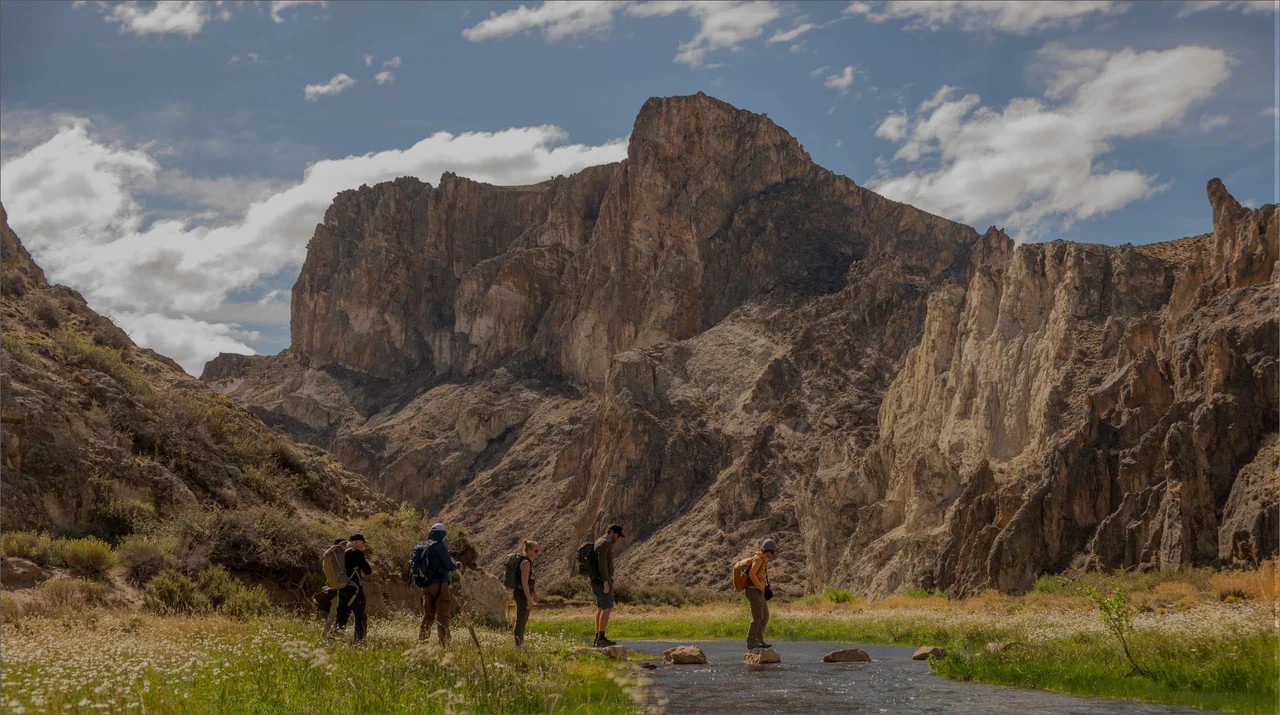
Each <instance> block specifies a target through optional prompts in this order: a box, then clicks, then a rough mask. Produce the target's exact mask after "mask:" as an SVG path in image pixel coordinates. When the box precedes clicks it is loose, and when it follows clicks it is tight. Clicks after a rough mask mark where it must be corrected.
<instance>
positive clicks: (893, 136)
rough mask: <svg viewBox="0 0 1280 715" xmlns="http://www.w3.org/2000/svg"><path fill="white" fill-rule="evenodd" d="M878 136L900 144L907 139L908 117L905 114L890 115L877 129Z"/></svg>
mask: <svg viewBox="0 0 1280 715" xmlns="http://www.w3.org/2000/svg"><path fill="white" fill-rule="evenodd" d="M876 136H878V137H880V138H881V139H888V140H889V141H891V142H900V141H902V140H903V139H906V138H907V115H906V114H905V113H899V114H890V115H889V116H887V117H885V118H884V121H882V122H880V126H878V127H876Z"/></svg>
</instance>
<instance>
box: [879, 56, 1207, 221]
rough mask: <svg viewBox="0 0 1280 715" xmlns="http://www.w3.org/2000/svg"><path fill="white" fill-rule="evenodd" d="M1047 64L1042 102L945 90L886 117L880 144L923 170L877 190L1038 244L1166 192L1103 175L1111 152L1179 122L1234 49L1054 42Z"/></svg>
mask: <svg viewBox="0 0 1280 715" xmlns="http://www.w3.org/2000/svg"><path fill="white" fill-rule="evenodd" d="M1038 62H1039V68H1038V70H1037V72H1038V74H1040V75H1041V76H1043V77H1044V79H1045V83H1046V90H1045V95H1044V97H1042V98H1018V99H1013V100H1011V101H1010V102H1009V103H1008V104H1007V105H1006V106H1005V107H1004V109H1002V110H999V111H997V110H995V109H992V108H989V107H986V106H982V104H981V98H980V97H979V96H978V95H976V94H966V95H964V96H959V97H957V96H956V95H957V92H956V90H955V88H952V87H945V86H944V87H943V88H941V89H940V90H939V91H938V93H937V94H936V95H934V97H932V98H930V99H929V100H926V101H925V102H923V103H921V105H920V107H919V108H918V110H917V111H916V112H915V116H914V117H909V118H906V119H905V120H900V119H895V118H891V119H886V120H885V122H884V123H882V124H881V127H880V128H879V129H877V135H878V136H882V137H884V138H889V139H891V140H893V141H898V142H900V143H901V146H900V147H899V148H898V151H897V153H896V154H895V156H894V161H895V162H902V163H905V164H917V165H916V166H914V167H913V168H912V169H911V170H909V171H907V172H906V173H896V174H895V173H893V172H891V171H888V170H882V173H881V174H879V175H877V176H876V177H874V178H873V179H872V180H871V181H869V182H868V183H869V185H870V186H871V188H873V189H875V190H876V191H878V192H880V193H882V194H884V195H886V196H888V197H890V198H893V199H897V200H899V201H905V202H908V203H912V204H915V205H917V206H920V207H922V208H925V209H926V210H929V211H932V212H934V213H937V214H940V215H943V216H947V217H950V218H955V219H957V220H961V221H965V222H967V223H973V224H978V223H980V222H982V221H984V220H989V219H997V220H999V221H1001V222H1003V223H1004V225H1006V226H1008V227H1009V228H1010V229H1011V231H1012V232H1013V233H1014V234H1015V235H1017V236H1018V237H1020V238H1024V239H1025V238H1038V237H1041V236H1043V235H1044V234H1045V233H1047V232H1048V231H1050V230H1053V229H1054V228H1056V227H1066V226H1069V225H1070V224H1071V223H1072V222H1073V221H1076V220H1079V219H1086V218H1090V217H1093V216H1098V215H1101V214H1104V213H1107V212H1109V211H1114V210H1116V209H1118V208H1120V207H1122V206H1125V205H1127V204H1129V203H1131V202H1133V201H1136V200H1139V199H1142V198H1145V197H1147V196H1150V195H1152V194H1154V193H1156V192H1158V191H1160V190H1161V189H1162V188H1163V186H1161V185H1159V184H1157V177H1156V176H1154V175H1149V174H1144V173H1142V172H1141V171H1137V170H1134V169H1122V168H1109V167H1108V166H1106V165H1105V164H1104V162H1103V161H1102V160H1103V159H1104V158H1105V156H1106V154H1107V153H1108V152H1109V151H1110V150H1111V145H1112V143H1113V142H1114V141H1116V140H1119V139H1123V138H1128V137H1135V136H1140V135H1144V134H1149V133H1151V132H1154V131H1157V130H1159V129H1161V128H1163V127H1166V126H1169V125H1172V124H1174V123H1176V122H1178V121H1180V120H1182V119H1183V117H1184V116H1185V114H1186V113H1187V111H1188V110H1189V109H1190V108H1191V107H1192V106H1193V105H1195V104H1196V103H1198V102H1200V101H1202V100H1204V99H1205V98H1207V97H1208V96H1209V95H1210V94H1211V93H1212V92H1213V90H1214V88H1216V87H1217V86H1218V85H1220V84H1221V83H1222V82H1223V81H1225V80H1226V79H1227V77H1228V76H1229V74H1230V61H1229V58H1228V56H1227V54H1226V53H1225V52H1223V51H1222V50H1218V49H1212V48H1206V47H1197V46H1184V47H1178V48H1175V49H1171V50H1166V51H1150V52H1137V51H1134V50H1132V49H1124V50H1120V51H1117V52H1103V51H1097V50H1069V49H1066V48H1064V47H1061V46H1057V45H1051V46H1049V47H1046V48H1045V49H1044V50H1043V51H1042V52H1041V53H1040V56H1039V57H1038ZM1055 70H1056V71H1055ZM904 124H905V125H906V126H904ZM893 137H899V138H898V139H892V138H893ZM899 171H900V170H899Z"/></svg>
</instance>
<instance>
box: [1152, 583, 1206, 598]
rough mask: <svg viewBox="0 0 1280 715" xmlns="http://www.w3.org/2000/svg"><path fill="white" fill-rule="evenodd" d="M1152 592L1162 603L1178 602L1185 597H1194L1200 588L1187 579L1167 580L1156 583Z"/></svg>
mask: <svg viewBox="0 0 1280 715" xmlns="http://www.w3.org/2000/svg"><path fill="white" fill-rule="evenodd" d="M1152 593H1153V594H1154V595H1155V596H1156V600H1157V601H1158V602H1160V603H1176V602H1178V601H1181V600H1183V599H1194V598H1195V597H1196V595H1197V594H1199V593H1200V589H1198V588H1196V587H1195V586H1192V585H1191V584H1189V583H1187V582H1185V581H1166V582H1164V583H1158V584H1156V587H1155V588H1154V589H1152Z"/></svg>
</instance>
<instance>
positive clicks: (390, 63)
mask: <svg viewBox="0 0 1280 715" xmlns="http://www.w3.org/2000/svg"><path fill="white" fill-rule="evenodd" d="M400 64H401V63H400V55H396V56H395V57H392V58H391V59H389V60H387V61H385V62H383V63H382V66H383V67H390V68H391V69H395V68H397V67H399V66H400Z"/></svg>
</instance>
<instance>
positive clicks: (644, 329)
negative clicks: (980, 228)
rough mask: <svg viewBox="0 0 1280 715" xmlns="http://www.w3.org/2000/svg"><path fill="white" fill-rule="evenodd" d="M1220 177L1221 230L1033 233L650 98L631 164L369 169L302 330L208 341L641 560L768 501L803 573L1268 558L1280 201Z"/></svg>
mask: <svg viewBox="0 0 1280 715" xmlns="http://www.w3.org/2000/svg"><path fill="white" fill-rule="evenodd" d="M1210 203H1211V205H1212V208H1213V217H1214V224H1213V225H1214V231H1213V233H1212V234H1207V235H1204V236H1197V237H1193V238H1188V239H1182V240H1179V241H1173V242H1170V243H1165V244H1150V245H1146V246H1140V247H1132V246H1124V247H1107V246H1096V245H1085V244H1072V243H1066V242H1055V243H1050V244H1037V245H1028V246H1021V247H1016V248H1015V246H1014V245H1013V242H1012V241H1010V240H1009V239H1008V237H1006V236H1005V235H1004V234H1003V233H1001V232H1000V231H998V230H996V229H991V230H988V231H987V232H986V233H985V234H981V235H980V234H978V233H977V232H976V231H974V230H973V229H971V228H969V227H967V226H963V225H961V224H957V223H954V222H951V221H947V220H945V219H942V218H940V217H937V216H933V215H930V214H927V213H925V212H922V211H920V210H918V209H915V208H913V207H911V206H908V205H904V204H900V203H897V202H893V201H890V200H887V199H885V198H883V197H881V196H879V195H877V194H875V193H873V192H871V191H868V190H866V189H863V188H861V187H858V186H856V185H855V184H854V183H853V182H852V181H850V180H849V179H847V178H845V177H842V176H838V175H836V174H833V173H831V172H829V171H827V170H825V169H822V168H821V167H818V166H816V165H815V164H813V162H812V161H811V160H810V158H809V156H808V154H807V153H806V152H805V151H804V150H803V148H802V147H801V146H800V145H799V144H798V143H797V142H796V141H795V139H794V138H792V137H791V136H790V135H789V134H787V132H785V131H784V130H782V129H781V128H779V127H777V126H776V125H775V124H773V122H771V121H770V120H769V119H768V118H767V117H764V116H761V115H756V114H752V113H750V112H746V111H742V110H738V109H735V108H733V107H731V106H729V105H727V104H725V103H723V102H719V101H717V100H714V99H711V98H709V97H706V96H705V95H696V96H691V97H673V98H663V99H652V100H650V101H649V102H647V103H646V104H645V106H644V107H643V108H642V109H641V111H640V114H639V115H638V117H637V119H636V124H635V127H634V129H633V131H632V135H631V141H630V146H629V151H628V157H627V159H626V160H625V161H623V162H620V163H618V164H612V165H607V166H601V167H594V168H592V169H588V170H585V171H583V172H581V173H579V174H575V175H574V176H570V177H557V178H555V179H552V180H550V181H547V182H544V183H542V184H537V185H534V186H523V187H495V186H489V185H484V184H479V183H476V182H473V181H469V180H466V179H463V178H460V177H456V176H452V175H449V174H446V175H445V176H444V177H443V178H442V180H441V182H440V184H439V185H438V186H432V185H429V184H426V183H423V182H420V181H418V180H416V179H408V178H405V179H399V180H396V181H394V182H388V183H385V184H380V185H378V186H374V187H361V188H360V189H357V190H353V191H346V192H343V193H341V194H339V195H338V197H337V198H336V199H335V201H334V203H333V205H332V206H331V207H330V208H329V210H328V211H327V212H326V214H325V217H324V223H323V224H321V225H320V226H318V227H317V229H316V233H315V236H314V238H313V239H312V241H311V244H310V246H309V249H308V257H307V261H306V263H305V265H304V267H303V269H302V273H301V275H300V277H299V279H298V282H297V284H296V285H295V287H294V292H293V321H292V335H293V340H292V345H291V347H290V349H289V350H287V351H285V352H284V353H282V354H281V355H278V356H273V357H245V356H232V355H224V356H220V357H219V358H217V359H215V360H214V361H212V362H210V363H209V365H208V366H207V367H206V369H205V374H204V376H203V377H204V379H205V380H207V381H209V382H211V383H212V384H213V386H214V387H215V388H216V389H218V390H219V391H221V392H223V393H224V394H227V395H229V396H230V397H231V398H232V399H233V400H234V401H235V402H237V403H238V404H241V405H243V406H245V407H246V408H248V409H249V410H251V411H253V412H254V413H255V414H257V415H258V416H260V417H261V418H262V419H263V420H264V421H266V422H267V423H268V424H270V425H273V426H275V427H277V428H279V429H282V430H284V431H286V432H288V433H289V434H291V435H293V436H295V437H296V438H298V439H303V440H306V441H309V442H312V443H314V444H317V445H320V446H324V447H327V448H329V449H331V450H332V451H333V453H334V454H335V455H336V456H337V457H338V458H339V459H340V460H341V461H343V462H344V463H345V464H346V465H347V466H349V467H350V468H352V469H355V470H357V471H360V472H363V473H364V474H366V475H368V476H369V478H370V479H371V480H372V482H373V484H374V486H375V487H377V488H379V489H380V490H382V491H383V492H385V493H386V494H388V495H389V496H391V497H393V498H396V499H404V500H408V501H411V502H413V503H415V504H417V505H419V506H422V507H424V508H426V509H429V510H432V511H434V512H438V513H441V514H443V515H445V516H446V517H447V518H450V519H452V520H453V521H454V522H455V523H456V522H462V523H465V524H467V525H468V526H469V528H470V530H471V532H472V533H473V534H474V535H475V540H476V541H477V542H478V544H479V545H480V546H481V548H482V551H483V552H484V553H485V554H487V555H488V556H489V557H490V558H497V557H498V556H499V555H500V554H501V553H503V552H505V550H507V549H509V548H510V546H511V545H513V544H514V542H515V540H516V539H517V538H519V537H520V536H533V537H536V538H539V539H540V540H541V541H542V542H543V544H544V551H545V552H546V553H548V554H549V555H553V556H557V557H561V559H562V560H561V561H559V563H560V564H562V565H563V566H564V567H567V564H568V553H569V551H570V550H571V549H572V548H573V547H574V546H576V544H577V543H578V541H579V540H580V539H582V538H585V537H586V536H587V535H589V534H590V533H592V532H594V531H596V530H599V529H601V528H602V526H603V525H604V524H607V523H608V522H610V521H621V522H623V523H625V524H627V525H628V527H629V529H628V530H629V535H633V536H632V538H631V539H629V541H630V543H629V544H627V546H626V548H624V549H623V551H622V553H621V565H622V566H623V567H624V568H625V569H626V570H627V573H628V574H629V575H631V576H632V577H634V578H638V579H650V580H660V581H679V582H682V583H686V584H689V585H694V584H700V585H709V586H723V585H724V584H722V583H721V582H722V581H724V568H723V566H724V564H725V562H727V560H729V559H730V558H732V557H734V556H736V555H739V554H741V553H744V552H745V551H746V550H747V549H748V548H750V545H751V544H752V542H753V541H755V540H756V539H758V538H760V537H762V536H764V535H766V534H768V535H772V536H774V537H775V538H777V539H779V540H780V542H781V543H782V544H783V545H784V548H785V550H786V551H785V553H786V556H787V557H788V558H784V559H782V560H780V561H779V563H778V566H777V569H776V570H777V573H776V575H775V581H776V582H778V583H779V584H781V585H783V586H784V587H785V588H787V589H788V590H793V591H799V590H802V589H804V588H818V587H820V586H822V585H825V584H840V585H844V586H851V587H854V588H856V589H859V590H863V591H867V592H872V593H884V592H888V591H892V590H894V589H896V588H898V587H899V586H901V585H903V584H924V585H929V586H937V587H940V588H947V589H951V590H953V591H957V592H967V591H973V590H976V589H980V588H983V587H986V586H995V587H999V588H1003V589H1007V590H1016V589H1022V588H1026V587H1027V586H1029V584H1030V581H1031V579H1032V578H1034V575H1035V574H1036V573H1039V572H1042V571H1046V570H1056V569H1061V568H1064V567H1066V566H1067V565H1068V564H1069V563H1070V561H1071V560H1072V559H1073V558H1075V557H1077V556H1078V555H1081V554H1084V555H1088V556H1091V557H1093V558H1095V559H1096V560H1097V562H1099V563H1101V564H1102V565H1105V566H1111V567H1115V566H1138V565H1141V566H1163V567H1170V566H1176V565H1178V564H1184V563H1211V562H1222V561H1230V560H1237V559H1243V560H1251V559H1257V558H1259V557H1260V556H1264V555H1267V554H1273V553H1275V551H1276V544H1275V537H1274V532H1275V528H1274V527H1275V523H1276V518H1275V508H1276V496H1275V491H1276V489H1275V477H1274V466H1275V465H1274V462H1275V432H1276V408H1277V390H1276V379H1277V374H1276V338H1277V336H1276V317H1275V311H1274V305H1275V298H1276V285H1277V279H1276V275H1275V266H1276V209H1275V207H1274V206H1267V207H1263V208H1262V209H1258V210H1249V209H1245V208H1242V207H1240V206H1239V205H1238V204H1237V203H1236V202H1235V201H1234V199H1231V197H1230V196H1229V195H1228V194H1227V193H1226V190H1225V188H1223V187H1222V185H1221V183H1220V182H1216V181H1215V182H1212V183H1211V184H1210ZM1268 445H1270V446H1268ZM1268 460H1270V461H1268Z"/></svg>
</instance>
